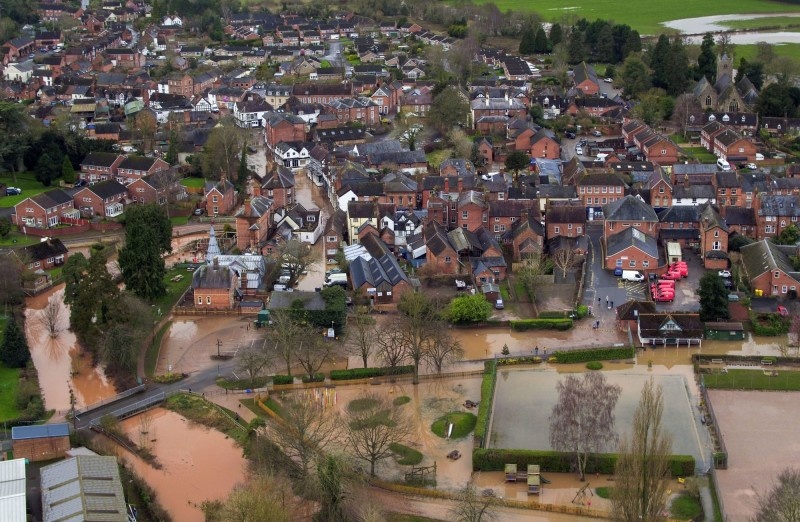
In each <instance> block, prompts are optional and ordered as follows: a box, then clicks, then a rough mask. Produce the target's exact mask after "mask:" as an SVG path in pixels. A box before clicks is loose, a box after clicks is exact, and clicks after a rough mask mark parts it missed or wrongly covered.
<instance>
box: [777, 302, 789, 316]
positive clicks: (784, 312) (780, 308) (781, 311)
mask: <svg viewBox="0 0 800 522" xmlns="http://www.w3.org/2000/svg"><path fill="white" fill-rule="evenodd" d="M778 315H780V316H782V317H786V316H788V315H789V310H788V309H787V308H786V307H785V306H780V305H779V306H778Z"/></svg>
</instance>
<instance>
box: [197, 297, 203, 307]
mask: <svg viewBox="0 0 800 522" xmlns="http://www.w3.org/2000/svg"><path fill="white" fill-rule="evenodd" d="M197 304H199V305H201V304H203V296H202V295H198V296H197Z"/></svg>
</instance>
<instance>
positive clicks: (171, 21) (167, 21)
mask: <svg viewBox="0 0 800 522" xmlns="http://www.w3.org/2000/svg"><path fill="white" fill-rule="evenodd" d="M161 25H164V26H166V27H174V26H177V27H183V20H181V17H180V16H169V15H167V16H165V17H164V21H163V22H161Z"/></svg>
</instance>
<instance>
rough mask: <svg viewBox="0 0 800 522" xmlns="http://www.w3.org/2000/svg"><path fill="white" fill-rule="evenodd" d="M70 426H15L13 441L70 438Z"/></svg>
mask: <svg viewBox="0 0 800 522" xmlns="http://www.w3.org/2000/svg"><path fill="white" fill-rule="evenodd" d="M68 436H69V424H67V423H65V422H64V423H60V424H39V425H36V426H14V427H13V428H11V440H26V439H41V438H44V437H68Z"/></svg>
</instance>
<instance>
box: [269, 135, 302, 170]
mask: <svg viewBox="0 0 800 522" xmlns="http://www.w3.org/2000/svg"><path fill="white" fill-rule="evenodd" d="M310 148H311V146H310V145H309V146H306V144H304V143H300V142H287V141H282V142H280V143H278V144H277V145H275V149H274V150H273V156H274V157H275V162H276V163H278V164H280V165H283V166H284V167H286V168H289V169H291V170H292V172H297V171H298V170H300V169H304V168H306V165H308V160H309V159H310V158H311V154H310V151H309V149H310Z"/></svg>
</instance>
